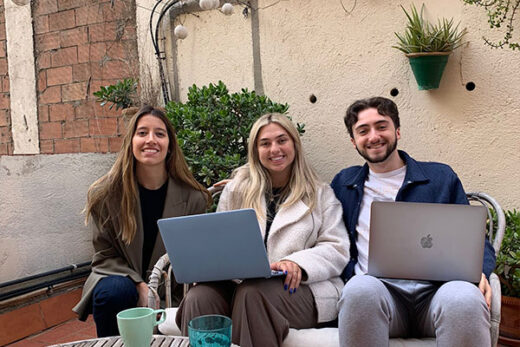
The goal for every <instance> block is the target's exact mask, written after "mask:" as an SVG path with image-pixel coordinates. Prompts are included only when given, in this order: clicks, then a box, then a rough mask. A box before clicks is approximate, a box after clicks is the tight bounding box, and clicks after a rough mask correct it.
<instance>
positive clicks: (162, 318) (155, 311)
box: [153, 309, 166, 326]
mask: <svg viewBox="0 0 520 347" xmlns="http://www.w3.org/2000/svg"><path fill="white" fill-rule="evenodd" d="M153 313H154V314H155V315H156V316H157V315H158V314H159V313H161V318H160V319H159V320H158V321H155V324H154V326H155V325H159V324H161V323H163V322H164V321H165V320H166V311H165V310H163V309H160V310H154V311H153Z"/></svg>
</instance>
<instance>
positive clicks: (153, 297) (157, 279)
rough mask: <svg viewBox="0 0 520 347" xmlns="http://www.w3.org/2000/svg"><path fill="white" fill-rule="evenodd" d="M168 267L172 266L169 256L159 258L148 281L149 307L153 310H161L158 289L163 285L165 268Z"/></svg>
mask: <svg viewBox="0 0 520 347" xmlns="http://www.w3.org/2000/svg"><path fill="white" fill-rule="evenodd" d="M168 265H170V258H168V254H165V255H163V256H162V257H160V258H159V260H158V261H157V263H156V264H155V265H154V267H153V269H152V273H151V274H150V278H149V280H148V307H151V308H153V309H158V308H159V303H160V300H161V299H160V297H159V294H158V293H157V288H158V287H159V283H161V280H162V277H163V275H164V268H165V267H166V266H168Z"/></svg>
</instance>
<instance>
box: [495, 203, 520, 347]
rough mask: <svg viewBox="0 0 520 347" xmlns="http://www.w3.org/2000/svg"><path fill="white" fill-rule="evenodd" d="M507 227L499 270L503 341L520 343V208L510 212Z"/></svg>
mask: <svg viewBox="0 0 520 347" xmlns="http://www.w3.org/2000/svg"><path fill="white" fill-rule="evenodd" d="M505 216H506V230H505V233H504V239H503V240H502V246H501V248H500V252H498V254H497V265H496V268H495V273H496V274H497V275H498V278H499V279H500V287H501V288H500V289H501V291H502V306H501V308H502V310H501V311H502V312H501V320H500V341H501V343H504V344H508V345H512V346H520V211H516V210H513V211H506V212H505Z"/></svg>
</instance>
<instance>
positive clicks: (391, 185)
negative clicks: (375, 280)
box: [354, 165, 406, 275]
mask: <svg viewBox="0 0 520 347" xmlns="http://www.w3.org/2000/svg"><path fill="white" fill-rule="evenodd" d="M405 174H406V165H405V166H403V167H401V168H399V169H397V170H394V171H390V172H384V173H375V172H373V171H372V170H369V172H368V176H367V180H366V181H365V188H364V194H363V200H362V201H361V207H360V212H359V219H358V224H357V226H356V230H357V233H358V239H357V241H356V246H357V250H358V262H357V264H356V266H355V267H354V271H355V273H356V275H362V274H366V273H367V270H368V240H369V237H370V206H371V205H372V201H395V197H396V196H397V192H399V188H401V186H402V185H403V181H404V176H405Z"/></svg>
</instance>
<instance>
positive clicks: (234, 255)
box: [157, 209, 271, 283]
mask: <svg viewBox="0 0 520 347" xmlns="http://www.w3.org/2000/svg"><path fill="white" fill-rule="evenodd" d="M157 224H158V226H159V231H160V233H161V236H162V239H163V242H164V246H165V247H166V251H167V252H168V256H169V257H170V263H171V265H172V268H173V273H174V274H175V279H176V280H177V282H179V283H193V282H207V281H221V280H230V279H243V278H257V277H265V278H268V277H271V270H270V267H269V261H268V259H267V254H266V251H265V246H264V242H263V240H262V235H261V232H260V227H259V225H258V220H257V218H256V214H255V211H254V210H253V209H242V210H233V211H225V212H216V213H207V214H199V215H192V216H183V217H174V218H165V219H159V220H158V221H157Z"/></svg>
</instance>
